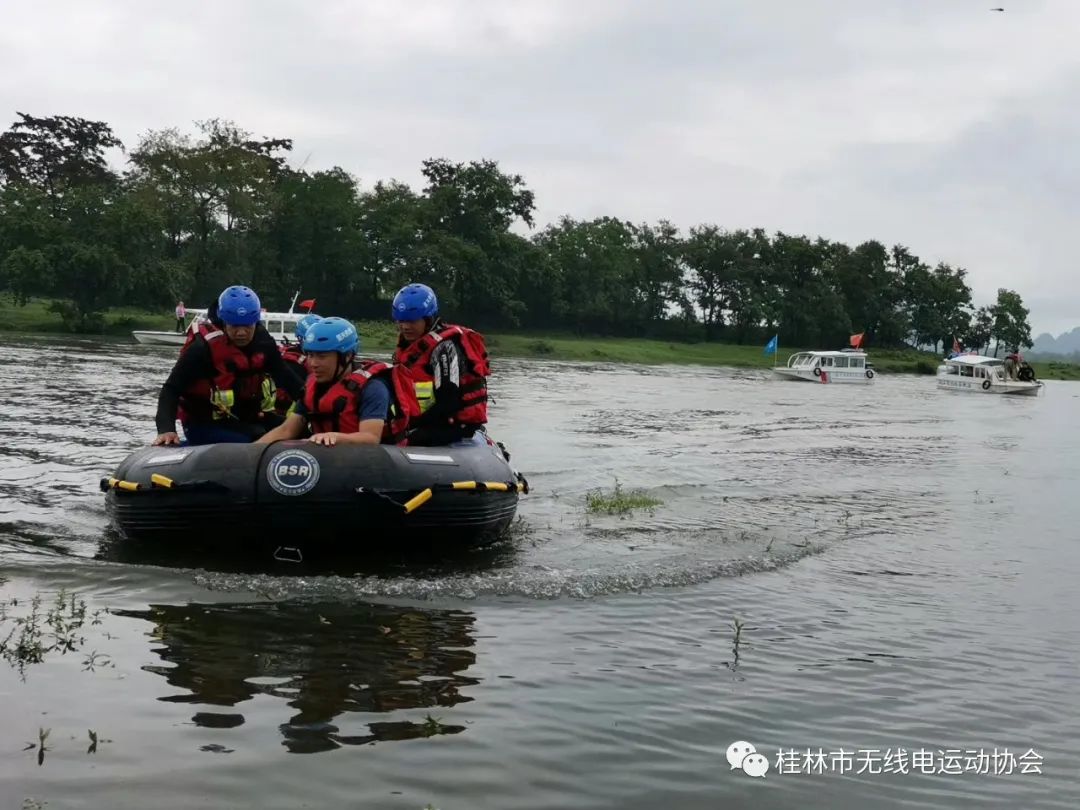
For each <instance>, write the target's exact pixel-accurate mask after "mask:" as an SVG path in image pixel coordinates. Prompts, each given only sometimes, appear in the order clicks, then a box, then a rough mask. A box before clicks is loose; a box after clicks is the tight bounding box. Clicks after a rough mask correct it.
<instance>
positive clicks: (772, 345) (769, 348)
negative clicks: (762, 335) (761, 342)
mask: <svg viewBox="0 0 1080 810" xmlns="http://www.w3.org/2000/svg"><path fill="white" fill-rule="evenodd" d="M779 339H780V335H773V339H772V340H770V341H769V342H768V343H766V344H765V354H770V353H772V352H775V351H776V342H777V341H778V340H779Z"/></svg>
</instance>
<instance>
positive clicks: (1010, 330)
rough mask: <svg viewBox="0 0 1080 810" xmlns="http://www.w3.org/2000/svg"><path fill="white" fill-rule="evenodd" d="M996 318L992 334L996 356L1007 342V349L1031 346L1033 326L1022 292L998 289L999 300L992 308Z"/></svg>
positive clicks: (1015, 349)
mask: <svg viewBox="0 0 1080 810" xmlns="http://www.w3.org/2000/svg"><path fill="white" fill-rule="evenodd" d="M990 312H991V314H992V315H993V318H994V325H993V328H992V330H991V335H992V336H993V338H994V357H997V354H998V350H999V349H1000V348H1001V345H1002V344H1005V348H1006V349H1007V350H1013V351H1018V350H1020V349H1022V348H1030V346H1031V343H1032V341H1031V326H1030V325H1029V324H1028V320H1027V318H1028V309H1027V307H1025V306H1024V302H1023V299H1021V298H1020V294H1019V293H1017V292H1015V291H1013V290H1006V289H1004V288H1001V289H999V290H998V296H997V302H996V303H995V304H994V306H993V307H992V308H991V310H990Z"/></svg>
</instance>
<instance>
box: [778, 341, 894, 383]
mask: <svg viewBox="0 0 1080 810" xmlns="http://www.w3.org/2000/svg"><path fill="white" fill-rule="evenodd" d="M773 373H774V374H776V376H777V377H780V378H781V379H784V380H792V381H795V382H814V383H857V384H860V385H866V384H868V383H872V382H873V381H874V376H875V371H874V366H873V363H871V362H870V361H869V360H868V359H867V357H866V352H864V351H863V350H862V349H841V350H840V351H821V352H798V353H796V354H793V355H791V357H789V358H788V361H787V365H786V366H774V367H773Z"/></svg>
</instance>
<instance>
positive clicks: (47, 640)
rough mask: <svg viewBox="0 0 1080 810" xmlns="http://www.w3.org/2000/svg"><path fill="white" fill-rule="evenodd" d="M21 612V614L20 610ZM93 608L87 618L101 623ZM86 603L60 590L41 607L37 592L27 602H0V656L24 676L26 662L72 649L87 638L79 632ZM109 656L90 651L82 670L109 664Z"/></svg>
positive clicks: (83, 620) (36, 662) (42, 659)
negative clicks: (49, 602)
mask: <svg viewBox="0 0 1080 810" xmlns="http://www.w3.org/2000/svg"><path fill="white" fill-rule="evenodd" d="M20 611H21V613H20ZM103 612H104V611H100V610H99V611H96V612H95V613H93V614H92V615H91V617H90V623H91V624H92V625H96V624H101V614H102V613H103ZM86 619H87V615H86V602H85V601H83V600H82V599H79V598H78V597H76V595H75V594H69V593H67V591H64V590H60V591H58V592H57V593H56V595H55V597H54V599H53V601H52V603H51V605H50V606H49V607H48V608H47V609H45V608H43V600H42V598H41V595H40V594H37V595H35V596H34V597H33V598H32V599H31V600H30V601H29V602H25V601H20V600H19V599H18V598H12V599H8V600H5V601H2V602H0V658H2V659H3V660H4V661H6V662H7V663H8V664H10V665H11V666H13V667H15V668H16V669H17V670H18V671H19V675H20V676H21V677H23V678H25V677H26V667H27V665H29V664H40V663H42V662H43V661H44V660H45V656H46V655H48V654H49V653H52V652H59V653H60V654H61V655H63V654H65V653H69V652H74V651H75V650H77V649H78V648H79V647H80V646H81V645H82V644H84V643H85V642H86V639H85V638H84V637H83V636H82V635H81V633H80V631H81V630H82V628H83V626H84V625H85V624H86ZM109 663H110V662H109V659H108V656H105V655H103V654H101V653H98V652H97V651H96V650H95V651H94V652H92V653H91V654H90V655H89V656H88V657H87V658H86V659H85V660H84V661H83V669H85V670H88V671H93V670H94V669H95V668H96V667H98V666H105V665H108V664H109Z"/></svg>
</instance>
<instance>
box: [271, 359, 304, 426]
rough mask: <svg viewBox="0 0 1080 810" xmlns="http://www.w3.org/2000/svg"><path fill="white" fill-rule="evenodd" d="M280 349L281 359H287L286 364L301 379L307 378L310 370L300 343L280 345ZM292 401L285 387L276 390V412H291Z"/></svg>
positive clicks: (280, 414) (279, 413) (281, 413)
mask: <svg viewBox="0 0 1080 810" xmlns="http://www.w3.org/2000/svg"><path fill="white" fill-rule="evenodd" d="M278 349H279V351H280V352H281V359H282V360H284V361H285V365H287V366H288V367H289V368H291V369H292V370H293V371H295V372H296V374H297V375H298V376H299V377H300V379H301V380H303V379H306V378H307V374H308V371H307V366H306V365H305V362H304V353H303V352H302V351H300V346H299V344H293V343H287V344H284V345H282V346H279V347H278ZM292 403H293V400H292V397H290V396H289V392H288V391H286V390H285V389H284V388H278V389H276V390H275V391H274V413H276V414H278V415H279V416H284V415H285V414H287V413H288V412H289V408H290V407H291V406H292Z"/></svg>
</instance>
